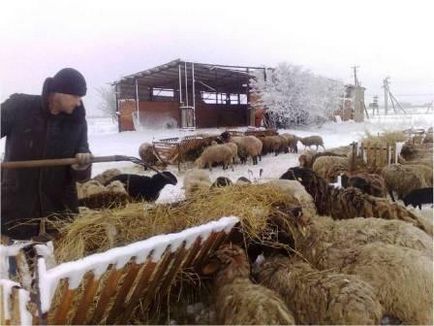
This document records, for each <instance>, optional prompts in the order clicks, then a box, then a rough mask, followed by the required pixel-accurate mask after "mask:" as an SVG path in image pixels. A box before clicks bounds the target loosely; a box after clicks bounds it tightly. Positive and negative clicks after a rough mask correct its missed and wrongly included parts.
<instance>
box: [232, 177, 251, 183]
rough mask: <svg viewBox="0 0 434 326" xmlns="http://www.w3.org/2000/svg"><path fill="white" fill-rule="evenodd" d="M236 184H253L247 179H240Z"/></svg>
mask: <svg viewBox="0 0 434 326" xmlns="http://www.w3.org/2000/svg"><path fill="white" fill-rule="evenodd" d="M235 183H236V184H240V185H243V184H251V183H252V181H250V180H249V179H247V178H246V177H239V178H238V179H237V181H236V182H235Z"/></svg>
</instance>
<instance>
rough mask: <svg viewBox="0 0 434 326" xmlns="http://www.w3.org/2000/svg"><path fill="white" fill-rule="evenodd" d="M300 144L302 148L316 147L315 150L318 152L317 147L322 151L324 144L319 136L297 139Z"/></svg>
mask: <svg viewBox="0 0 434 326" xmlns="http://www.w3.org/2000/svg"><path fill="white" fill-rule="evenodd" d="M299 140H300V142H301V143H302V144H303V145H304V148H306V147H309V148H310V147H311V146H312V145H315V146H316V150H318V146H321V147H322V148H323V149H324V150H325V147H324V142H323V140H322V137H321V136H309V137H302V138H299Z"/></svg>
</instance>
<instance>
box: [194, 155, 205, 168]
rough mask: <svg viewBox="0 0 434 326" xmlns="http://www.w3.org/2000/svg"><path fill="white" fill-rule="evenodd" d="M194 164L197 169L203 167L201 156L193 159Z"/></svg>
mask: <svg viewBox="0 0 434 326" xmlns="http://www.w3.org/2000/svg"><path fill="white" fill-rule="evenodd" d="M194 165H195V167H197V168H198V169H203V168H204V167H205V164H204V162H203V159H202V158H201V157H199V158H198V159H196V161H194Z"/></svg>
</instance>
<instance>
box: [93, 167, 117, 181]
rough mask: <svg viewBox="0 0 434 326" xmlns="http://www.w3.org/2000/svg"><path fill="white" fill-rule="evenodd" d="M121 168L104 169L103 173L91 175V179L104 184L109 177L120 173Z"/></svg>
mask: <svg viewBox="0 0 434 326" xmlns="http://www.w3.org/2000/svg"><path fill="white" fill-rule="evenodd" d="M121 173H122V172H121V170H119V169H108V170H105V171H104V172H103V173H100V174H98V175H97V176H95V177H93V178H92V180H96V181H98V182H99V183H100V184H102V185H103V184H105V183H106V182H107V181H109V180H110V179H111V178H113V177H115V176H117V175H119V174H121Z"/></svg>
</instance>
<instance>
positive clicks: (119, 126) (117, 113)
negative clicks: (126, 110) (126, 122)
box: [115, 84, 121, 132]
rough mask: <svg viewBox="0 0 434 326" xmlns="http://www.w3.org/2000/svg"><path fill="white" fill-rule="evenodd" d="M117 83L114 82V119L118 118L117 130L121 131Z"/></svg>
mask: <svg viewBox="0 0 434 326" xmlns="http://www.w3.org/2000/svg"><path fill="white" fill-rule="evenodd" d="M118 86H119V84H115V101H116V119H117V120H118V132H121V113H120V112H119V91H118Z"/></svg>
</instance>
